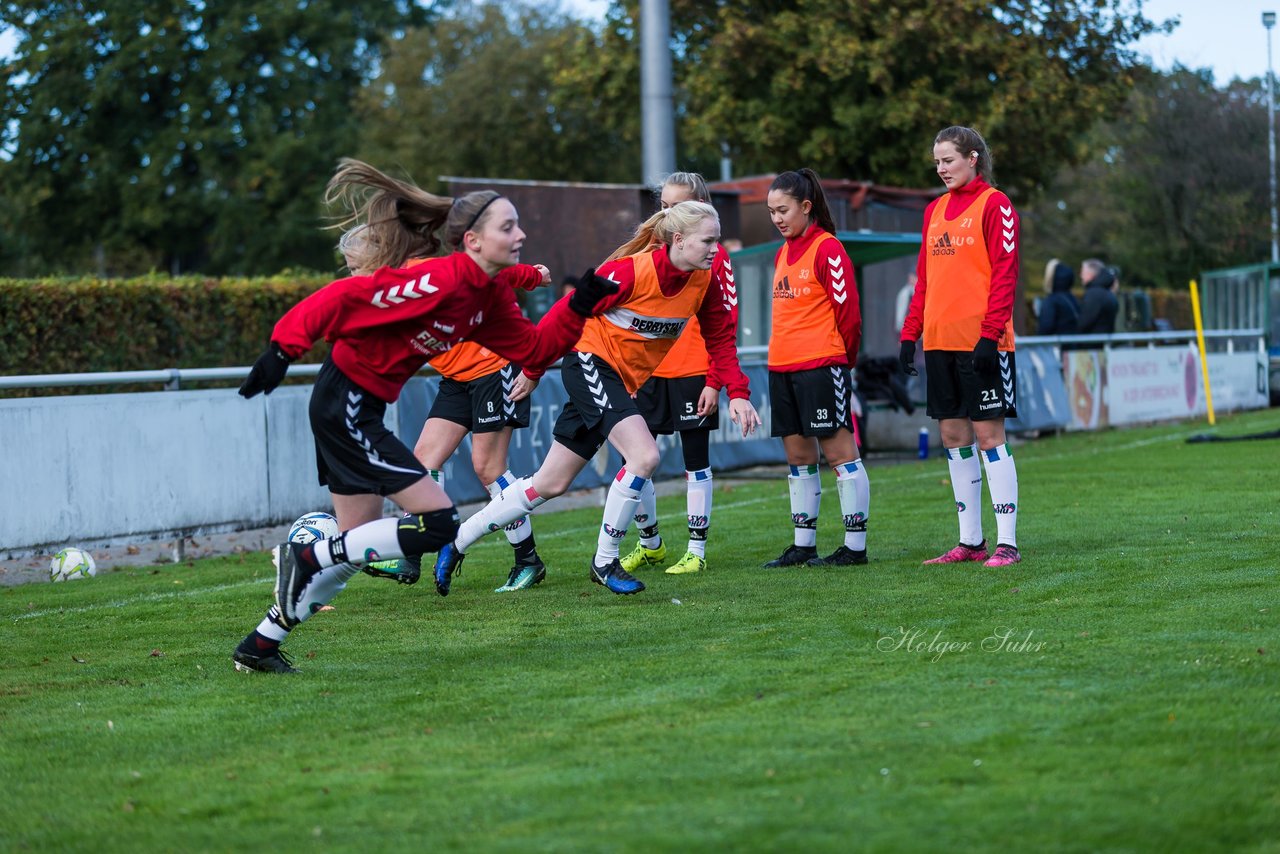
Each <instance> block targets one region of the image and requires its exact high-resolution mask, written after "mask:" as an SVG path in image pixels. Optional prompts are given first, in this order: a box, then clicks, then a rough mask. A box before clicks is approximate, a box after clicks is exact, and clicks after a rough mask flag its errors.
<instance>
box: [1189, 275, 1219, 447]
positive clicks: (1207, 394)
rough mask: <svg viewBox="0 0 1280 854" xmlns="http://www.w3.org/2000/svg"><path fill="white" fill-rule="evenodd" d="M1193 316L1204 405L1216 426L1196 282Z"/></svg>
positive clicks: (1192, 282)
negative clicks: (1202, 379) (1198, 348)
mask: <svg viewBox="0 0 1280 854" xmlns="http://www.w3.org/2000/svg"><path fill="white" fill-rule="evenodd" d="M1191 314H1192V316H1193V317H1195V321H1196V344H1198V345H1199V347H1200V374H1201V376H1203V377H1204V404H1205V408H1206V409H1208V410H1209V424H1210V425H1213V424H1216V423H1217V421H1216V420H1215V419H1214V417H1213V390H1212V389H1210V388H1209V360H1208V359H1207V358H1205V355H1204V321H1202V320H1201V319H1200V293H1199V291H1198V289H1197V288H1196V280H1195V279H1192V280H1191Z"/></svg>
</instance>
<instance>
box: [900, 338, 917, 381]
mask: <svg viewBox="0 0 1280 854" xmlns="http://www.w3.org/2000/svg"><path fill="white" fill-rule="evenodd" d="M898 364H900V365H902V372H903V373H904V374H906V375H907V376H909V377H918V376H920V372H919V371H917V370H916V342H914V341H903V342H902V349H901V350H899V351H898Z"/></svg>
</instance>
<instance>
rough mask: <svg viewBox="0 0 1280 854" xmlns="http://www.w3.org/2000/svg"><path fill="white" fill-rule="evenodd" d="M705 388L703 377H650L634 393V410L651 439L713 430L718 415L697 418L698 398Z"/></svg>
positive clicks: (704, 378)
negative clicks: (643, 422) (637, 410)
mask: <svg viewBox="0 0 1280 854" xmlns="http://www.w3.org/2000/svg"><path fill="white" fill-rule="evenodd" d="M706 387H707V378H706V377H705V376H698V377H673V378H667V377H650V378H649V381H648V382H647V383H645V384H644V385H642V386H641V387H640V391H638V392H636V408H637V409H639V410H640V414H641V415H643V416H644V420H645V423H646V424H648V425H649V432H650V433H653V434H654V435H655V436H668V435H670V434H672V433H676V432H684V431H685V430H705V429H709V428H711V427H717V426H719V424H720V419H719V413H718V412H713V413H712V414H710V415H703V416H699V415H698V398H699V397H701V396H702V390H703V389H704V388H706Z"/></svg>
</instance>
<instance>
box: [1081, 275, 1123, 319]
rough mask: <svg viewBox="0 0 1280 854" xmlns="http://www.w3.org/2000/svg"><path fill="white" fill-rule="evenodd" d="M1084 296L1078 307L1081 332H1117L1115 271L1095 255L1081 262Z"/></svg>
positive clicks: (1117, 309)
mask: <svg viewBox="0 0 1280 854" xmlns="http://www.w3.org/2000/svg"><path fill="white" fill-rule="evenodd" d="M1080 281H1082V282H1084V299H1083V300H1081V306H1080V334H1081V335H1099V334H1103V335H1110V334H1111V333H1113V332H1115V331H1116V315H1117V314H1119V313H1120V300H1118V299H1116V294H1115V290H1116V274H1115V273H1114V272H1113V271H1112V270H1111V268H1109V267H1108V266H1107V265H1106V264H1103V263H1102V262H1101V261H1099V260H1098V259H1097V258H1090V259H1089V260H1088V261H1085V262H1084V263H1083V264H1081V265H1080Z"/></svg>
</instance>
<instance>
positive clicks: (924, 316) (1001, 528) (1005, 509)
mask: <svg viewBox="0 0 1280 854" xmlns="http://www.w3.org/2000/svg"><path fill="white" fill-rule="evenodd" d="M933 162H934V164H935V165H936V167H937V171H938V177H939V178H941V179H942V183H943V184H944V185H945V186H946V188H947V192H946V193H945V194H943V195H942V196H940V197H938V198H937V199H935V200H934V201H933V202H931V203H930V204H929V207H928V208H926V209H925V212H924V241H923V242H922V243H921V245H920V258H919V260H918V261H917V262H916V277H917V278H916V289H915V293H914V294H913V295H912V297H911V308H910V310H909V311H908V312H907V319H906V321H905V322H904V323H903V324H902V338H901V340H902V348H901V354H900V358H901V362H902V369H903V370H904V371H906V372H907V373H908V374H912V375H914V374H915V373H916V369H915V366H914V364H913V363H914V361H915V353H916V341H917V339H919V340H921V341H923V345H924V359H925V371H926V373H927V375H928V379H929V382H928V410H927V411H928V413H929V416H930V417H932V418H936V419H938V429H939V431H940V432H941V435H942V446H943V448H944V449H945V450H946V452H947V464H948V466H949V467H950V469H951V489H952V491H953V493H954V494H955V500H956V510H957V512H958V514H959V517H960V542H959V544H958V545H956V546H955V547H954V548H952V549H951V550H950V551H947V552H946V553H944V554H942V555H939V556H938V557H936V558H932V559H931V560H926V561H925V563H926V564H940V563H964V562H968V561H984V562H985V564H984V565H986V566H991V567H1001V566H1009V565H1010V564H1015V563H1017V562H1018V561H1019V560H1021V559H1022V558H1021V554H1020V553H1019V551H1018V539H1017V523H1018V472H1017V469H1016V468H1015V467H1014V464H1013V453H1012V452H1011V451H1010V450H1009V446H1008V444H1006V442H1005V432H1004V419H1005V418H1013V417H1016V415H1017V412H1016V409H1015V407H1014V402H1015V401H1014V391H1015V388H1016V386H1017V374H1016V372H1015V368H1014V359H1013V300H1014V293H1015V290H1016V288H1017V283H1018V214H1017V212H1015V211H1014V209H1013V204H1012V203H1011V202H1010V201H1009V197H1008V196H1006V195H1005V194H1004V193H1002V192H1000V191H999V190H997V189H996V188H995V187H994V186H993V185H992V176H991V152H990V151H989V150H988V149H987V143H986V141H985V140H984V139H983V138H982V136H981V134H979V133H978V132H977V131H976V130H974V129H973V128H967V127H949V128H947V129H945V130H943V131H942V132H940V133H939V134H938V135H937V137H936V138H935V139H934V141H933ZM979 458H981V460H982V462H981V463H979V462H978V460H979ZM983 466H985V467H986V470H987V487H988V489H989V490H990V492H991V504H992V506H993V507H994V508H995V515H996V548H995V551H994V552H990V553H988V551H987V542H986V539H985V538H984V537H983V535H982V506H981V502H982V468H983Z"/></svg>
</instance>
